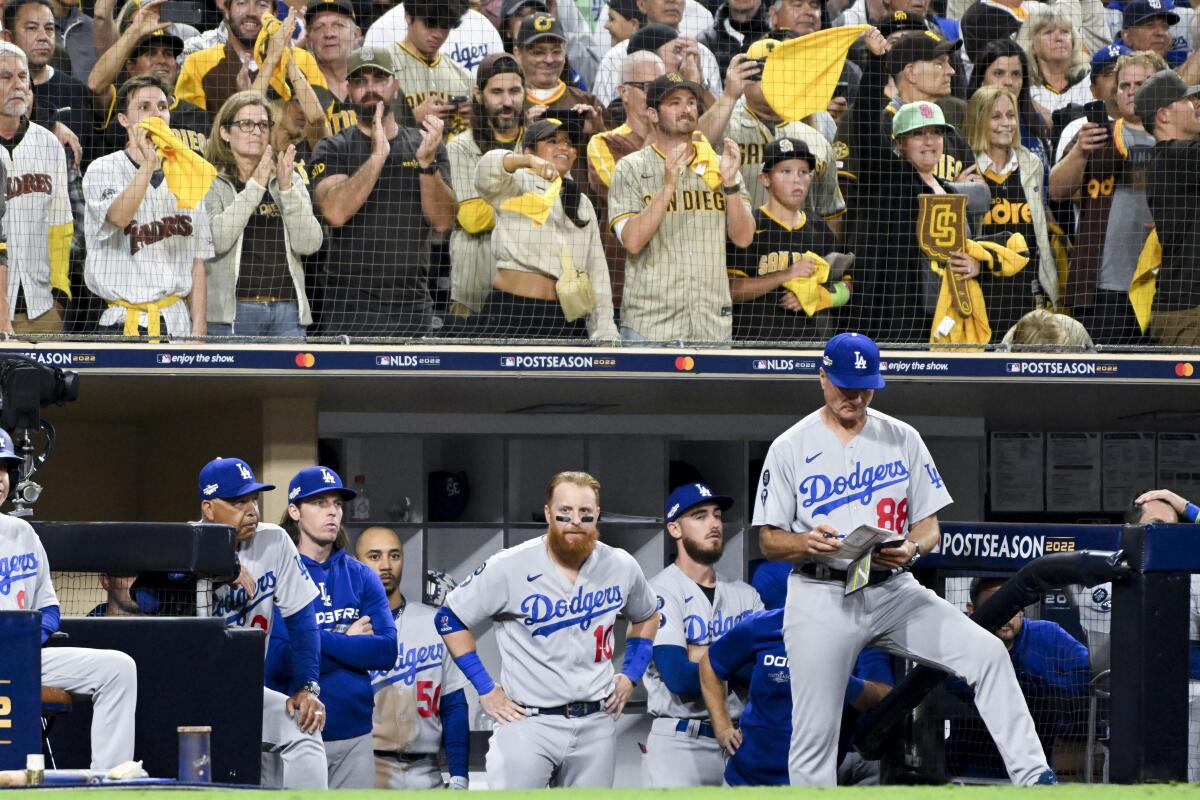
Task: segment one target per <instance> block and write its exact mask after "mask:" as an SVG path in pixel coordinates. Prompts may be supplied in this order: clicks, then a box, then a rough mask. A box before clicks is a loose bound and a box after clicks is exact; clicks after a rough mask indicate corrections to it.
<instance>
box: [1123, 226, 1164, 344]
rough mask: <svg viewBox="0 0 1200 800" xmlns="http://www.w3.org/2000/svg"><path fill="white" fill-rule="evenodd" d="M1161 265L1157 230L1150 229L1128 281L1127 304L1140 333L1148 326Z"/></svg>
mask: <svg viewBox="0 0 1200 800" xmlns="http://www.w3.org/2000/svg"><path fill="white" fill-rule="evenodd" d="M1161 266H1162V242H1160V241H1159V240H1158V231H1156V230H1155V231H1150V235H1149V236H1147V237H1146V243H1145V244H1144V245H1142V254H1141V255H1140V256H1138V262H1137V266H1136V267H1134V270H1133V280H1132V281H1130V283H1129V304H1130V305H1132V306H1133V315H1134V316H1135V317H1137V322H1138V327H1139V328H1141V329H1142V333H1145V332H1146V329H1147V328H1149V327H1150V309H1151V308H1152V307H1153V305H1154V293H1155V292H1156V291H1158V268H1159V267H1161Z"/></svg>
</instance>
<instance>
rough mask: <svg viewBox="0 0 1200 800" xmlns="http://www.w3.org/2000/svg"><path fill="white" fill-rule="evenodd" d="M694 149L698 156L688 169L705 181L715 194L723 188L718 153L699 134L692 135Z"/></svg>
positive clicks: (702, 135)
mask: <svg viewBox="0 0 1200 800" xmlns="http://www.w3.org/2000/svg"><path fill="white" fill-rule="evenodd" d="M692 149H693V150H695V151H696V156H695V158H693V159H692V161H691V163H690V164H688V169H690V170H691V171H692V172H694V173H696V174H697V175H699V176H700V177H701V178H702V179H704V183H705V184H706V185H707V186H708V188H709V189H711V190H712V191H714V192H715V191H716V190H717V189H719V188H720V187H721V159H720V157H718V156H717V151H716V150H713V148H712V145H711V144H709V143H708V139H705V138H704V134H702V133H699V132H696V133H694V134H693V135H692Z"/></svg>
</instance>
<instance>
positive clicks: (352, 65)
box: [346, 47, 396, 76]
mask: <svg viewBox="0 0 1200 800" xmlns="http://www.w3.org/2000/svg"><path fill="white" fill-rule="evenodd" d="M365 67H373V68H374V69H377V70H379V71H380V72H386V73H387V74H388V75H395V74H396V63H395V61H393V60H392V49H391V48H390V47H360V48H358V49H357V50H353V51H351V53H350V58H348V59H347V60H346V75H347V76H350V75H353V74H354V73H356V72H358V71H359V70H360V69H363V68H365Z"/></svg>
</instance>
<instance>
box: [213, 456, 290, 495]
mask: <svg viewBox="0 0 1200 800" xmlns="http://www.w3.org/2000/svg"><path fill="white" fill-rule="evenodd" d="M274 488H275V487H274V486H272V485H271V484H269V483H259V482H258V480H257V479H256V478H255V477H254V470H252V469H250V465H249V464H247V463H246V462H245V461H242V460H241V459H240V458H221V457H219V456H218V457H217V458H214V459H213V460H212V461H210V462H208V463H207V464H205V465H204V468H203V469H201V470H200V499H201V500H214V499H216V498H220V499H222V500H227V499H229V498H231V497H241V496H243V495H247V494H253V493H254V492H266V491H270V490H271V489H274Z"/></svg>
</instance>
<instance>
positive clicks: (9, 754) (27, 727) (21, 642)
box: [0, 611, 42, 770]
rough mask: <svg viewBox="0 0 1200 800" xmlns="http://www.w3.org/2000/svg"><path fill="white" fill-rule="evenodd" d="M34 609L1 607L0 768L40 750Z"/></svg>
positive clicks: (16, 766) (37, 615)
mask: <svg viewBox="0 0 1200 800" xmlns="http://www.w3.org/2000/svg"><path fill="white" fill-rule="evenodd" d="M41 618H42V617H41V614H40V613H38V612H37V611H0V653H2V654H3V657H0V770H3V769H24V768H25V757H26V756H27V755H29V754H30V753H40V752H42V727H41V702H42V695H41V684H42V638H41V634H42V629H41Z"/></svg>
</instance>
